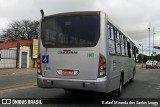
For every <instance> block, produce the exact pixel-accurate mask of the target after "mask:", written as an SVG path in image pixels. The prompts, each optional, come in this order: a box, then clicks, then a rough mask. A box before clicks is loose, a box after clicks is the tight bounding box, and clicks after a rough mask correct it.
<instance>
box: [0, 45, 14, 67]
mask: <svg viewBox="0 0 160 107" xmlns="http://www.w3.org/2000/svg"><path fill="white" fill-rule="evenodd" d="M16 58H17V49H16V48H15V49H0V68H16Z"/></svg>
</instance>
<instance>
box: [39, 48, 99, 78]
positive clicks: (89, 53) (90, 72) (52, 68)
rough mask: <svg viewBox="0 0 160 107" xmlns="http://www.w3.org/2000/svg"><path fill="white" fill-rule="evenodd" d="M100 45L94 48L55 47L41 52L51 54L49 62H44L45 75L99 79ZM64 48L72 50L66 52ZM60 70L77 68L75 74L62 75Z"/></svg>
mask: <svg viewBox="0 0 160 107" xmlns="http://www.w3.org/2000/svg"><path fill="white" fill-rule="evenodd" d="M98 47H99V46H98V45H97V46H96V47H94V48H78V49H76V48H67V49H66V48H60V49H59V48H54V49H52V48H51V49H50V48H49V49H47V50H46V52H45V51H43V52H41V55H42V56H43V55H48V56H49V63H48V64H43V63H42V71H44V76H45V77H48V78H65V79H67V78H68V79H97V75H98V72H97V71H98V66H99V50H98V49H99V48H98ZM64 50H70V51H68V52H66V53H63V52H65V51H64ZM71 52H75V53H71ZM59 70H77V71H78V73H77V74H75V75H67V76H66V75H61V74H59V73H58V71H59Z"/></svg>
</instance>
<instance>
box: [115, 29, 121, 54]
mask: <svg viewBox="0 0 160 107" xmlns="http://www.w3.org/2000/svg"><path fill="white" fill-rule="evenodd" d="M115 37H116V49H117V54H118V55H121V48H120V46H121V45H120V35H119V31H118V30H116V35H115Z"/></svg>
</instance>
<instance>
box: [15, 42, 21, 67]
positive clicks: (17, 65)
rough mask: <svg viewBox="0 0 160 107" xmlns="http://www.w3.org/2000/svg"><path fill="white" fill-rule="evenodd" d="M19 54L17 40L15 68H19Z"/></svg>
mask: <svg viewBox="0 0 160 107" xmlns="http://www.w3.org/2000/svg"><path fill="white" fill-rule="evenodd" d="M19 53H20V43H19V40H18V43H17V57H16V68H19Z"/></svg>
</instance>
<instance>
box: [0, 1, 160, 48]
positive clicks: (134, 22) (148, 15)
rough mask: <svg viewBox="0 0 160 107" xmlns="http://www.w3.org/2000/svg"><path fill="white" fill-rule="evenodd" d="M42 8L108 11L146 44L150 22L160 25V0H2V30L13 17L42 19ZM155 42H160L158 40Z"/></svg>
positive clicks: (0, 19) (136, 38)
mask: <svg viewBox="0 0 160 107" xmlns="http://www.w3.org/2000/svg"><path fill="white" fill-rule="evenodd" d="M40 9H43V10H44V12H45V14H46V15H50V14H55V13H60V12H67V11H84V10H88V11H89V10H98V11H99V10H101V11H105V12H106V13H107V14H108V16H109V17H110V18H111V19H112V20H113V22H115V23H116V24H117V25H118V26H120V28H122V29H123V30H124V31H127V33H128V34H129V35H130V37H131V38H132V39H134V40H136V41H138V42H141V43H144V44H145V45H147V43H145V42H147V41H148V27H149V23H150V24H151V31H152V30H153V29H152V28H153V26H160V20H159V19H160V14H159V12H160V1H159V0H0V21H1V23H0V30H1V29H2V28H5V27H6V24H7V23H8V21H10V20H21V19H32V20H39V19H40V17H41V16H40ZM159 33H160V32H159ZM159 33H158V32H156V35H155V38H156V40H157V41H159V40H160V38H159ZM151 39H152V32H151ZM155 44H156V45H160V44H159V43H158V42H157V43H155Z"/></svg>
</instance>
